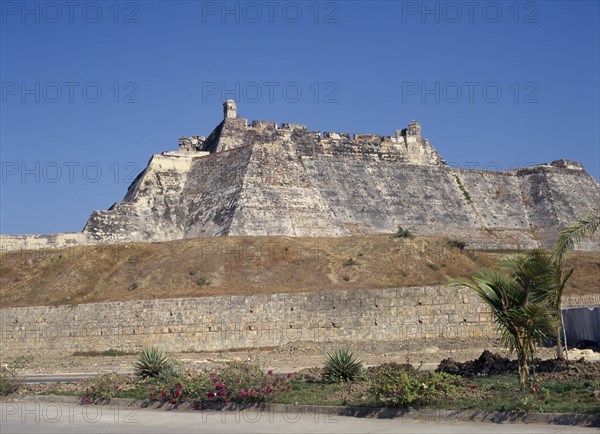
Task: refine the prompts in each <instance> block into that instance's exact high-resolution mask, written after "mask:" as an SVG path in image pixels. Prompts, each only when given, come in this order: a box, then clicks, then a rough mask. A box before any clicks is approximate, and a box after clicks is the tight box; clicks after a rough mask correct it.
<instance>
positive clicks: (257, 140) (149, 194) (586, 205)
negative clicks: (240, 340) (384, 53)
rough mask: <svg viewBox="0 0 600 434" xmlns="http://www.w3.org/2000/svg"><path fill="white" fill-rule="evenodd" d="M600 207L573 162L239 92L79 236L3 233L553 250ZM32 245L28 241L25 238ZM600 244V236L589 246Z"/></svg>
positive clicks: (12, 239)
mask: <svg viewBox="0 0 600 434" xmlns="http://www.w3.org/2000/svg"><path fill="white" fill-rule="evenodd" d="M598 212H600V184H599V183H598V181H597V180H595V179H594V178H593V177H591V176H590V175H588V174H587V173H586V172H585V170H584V169H583V167H582V165H581V164H579V163H577V162H574V161H569V160H558V161H554V162H552V163H548V164H540V165H536V166H531V167H526V168H522V169H515V170H507V171H485V170H467V169H456V168H452V167H449V166H448V165H447V164H446V162H445V161H444V159H443V158H442V157H441V156H440V155H439V154H438V152H437V151H436V150H435V148H434V147H433V146H432V145H431V143H430V142H429V141H428V140H427V139H425V138H423V137H422V131H421V125H420V124H419V123H418V122H416V121H412V122H410V123H409V124H408V126H407V127H406V128H403V129H399V130H396V132H395V135H393V136H385V135H377V134H363V133H356V134H353V135H352V134H350V133H345V132H323V133H321V132H319V131H310V130H309V129H308V128H307V127H306V125H303V124H291V123H281V124H278V123H276V122H272V121H259V120H256V121H252V122H251V123H249V122H248V121H247V120H246V119H242V118H239V117H238V115H237V106H236V104H235V102H234V101H227V102H226V103H225V104H224V119H223V121H222V122H221V123H220V124H219V125H218V126H217V127H216V128H215V129H214V130H213V131H212V132H211V133H210V134H209V135H208V136H206V137H205V136H201V135H195V136H192V137H183V138H181V139H179V150H177V151H166V152H163V153H162V154H157V155H154V156H153V157H152V158H151V159H150V161H149V163H148V166H147V167H146V169H145V170H144V171H143V172H142V173H140V174H139V175H138V177H137V178H136V179H135V180H134V181H133V183H132V184H131V185H130V187H129V189H128V191H127V193H126V195H125V197H124V198H123V200H122V201H120V202H117V203H115V204H114V205H113V206H112V207H111V208H110V209H108V210H99V211H94V212H93V213H92V214H91V216H90V218H89V220H88V222H87V223H86V225H85V227H84V229H83V231H82V232H81V233H77V234H50V235H2V236H1V237H0V242H1V244H2V249H4V250H14V249H18V248H26V246H29V245H36V244H37V245H40V246H46V247H63V246H68V245H69V244H72V243H80V244H94V243H114V242H130V241H139V242H150V241H169V240H175V239H182V238H193V237H199V236H221V235H283V236H346V235H352V234H357V233H385V232H387V233H390V232H394V231H395V230H396V228H397V226H398V225H400V226H403V227H413V228H414V229H415V231H416V232H417V233H419V234H422V235H438V236H449V237H454V238H460V239H463V240H465V241H468V242H470V243H471V245H472V246H473V247H477V246H490V245H495V246H497V247H498V248H532V247H540V246H541V247H548V246H549V245H551V244H552V242H553V241H554V238H555V237H556V235H557V234H558V232H559V231H560V229H561V228H562V227H564V226H565V225H567V224H569V223H571V222H572V221H574V220H575V219H576V218H579V217H582V216H584V215H586V214H589V213H598ZM24 246H25V247H24ZM582 248H584V249H595V250H599V249H600V243H599V242H598V240H591V241H588V242H586V243H584V244H583V245H582Z"/></svg>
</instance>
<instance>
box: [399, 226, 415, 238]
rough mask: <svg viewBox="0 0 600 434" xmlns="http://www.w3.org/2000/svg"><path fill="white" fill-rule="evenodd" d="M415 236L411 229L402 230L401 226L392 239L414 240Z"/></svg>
mask: <svg viewBox="0 0 600 434" xmlns="http://www.w3.org/2000/svg"><path fill="white" fill-rule="evenodd" d="M414 237H415V234H414V232H413V230H412V229H411V228H409V229H403V228H402V226H398V230H397V231H396V233H395V234H394V238H414Z"/></svg>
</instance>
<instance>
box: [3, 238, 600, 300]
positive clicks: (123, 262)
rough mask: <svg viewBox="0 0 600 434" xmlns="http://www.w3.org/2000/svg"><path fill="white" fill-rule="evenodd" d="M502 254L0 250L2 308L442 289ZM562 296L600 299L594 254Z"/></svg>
mask: <svg viewBox="0 0 600 434" xmlns="http://www.w3.org/2000/svg"><path fill="white" fill-rule="evenodd" d="M506 253H507V252H481V251H471V250H469V249H465V250H461V249H459V248H457V247H451V246H450V245H449V244H448V240H447V239H442V238H414V239H405V238H394V237H393V236H392V235H365V236H353V237H339V238H338V237H336V238H290V237H218V238H196V239H190V240H179V241H172V242H166V243H149V244H141V243H140V244H116V245H106V246H79V247H73V248H68V249H58V250H41V251H18V252H9V253H6V252H4V253H3V254H2V257H1V261H0V306H1V307H8V306H31V305H56V304H75V303H92V302H99V301H114V300H133V299H150V298H171V297H198V296H212V295H234V294H235V295H240V294H257V293H277V292H295V291H317V290H323V289H338V288H343V289H358V288H382V287H398V286H415V285H432V284H443V283H445V282H446V281H447V279H448V277H449V276H451V277H458V276H467V275H469V274H470V273H472V272H474V271H476V270H477V269H479V268H481V267H492V268H496V267H497V264H498V259H499V258H500V257H501V256H502V255H503V254H506ZM568 265H574V266H575V267H576V271H575V273H574V274H573V277H572V278H571V282H570V285H569V288H568V289H567V294H588V293H598V292H600V253H597V252H594V253H591V252H576V253H575V254H573V255H572V257H571V259H570V261H569V263H568Z"/></svg>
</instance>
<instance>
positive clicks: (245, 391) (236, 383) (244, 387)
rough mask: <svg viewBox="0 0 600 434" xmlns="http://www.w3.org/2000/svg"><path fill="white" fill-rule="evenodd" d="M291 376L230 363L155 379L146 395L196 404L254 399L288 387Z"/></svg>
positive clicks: (268, 396)
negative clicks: (217, 367) (197, 371)
mask: <svg viewBox="0 0 600 434" xmlns="http://www.w3.org/2000/svg"><path fill="white" fill-rule="evenodd" d="M291 378H292V375H291V374H287V375H285V376H276V375H273V371H268V372H267V373H265V372H264V371H262V370H261V369H260V368H259V367H258V366H254V365H248V364H242V363H230V364H227V365H226V366H224V367H223V368H221V369H217V370H215V371H212V372H209V371H203V372H200V373H191V374H187V375H185V376H180V377H174V378H172V379H170V380H169V381H160V379H156V381H155V382H153V383H152V384H151V385H150V386H149V391H148V398H149V399H150V400H157V401H163V402H169V403H170V404H172V405H177V404H179V403H180V402H182V401H184V400H187V401H193V402H194V403H196V408H199V405H200V404H202V403H207V402H215V403H224V404H226V403H228V402H238V403H256V402H263V401H267V400H269V399H273V398H274V397H275V396H277V394H280V393H286V392H288V391H289V390H291V388H292V386H291Z"/></svg>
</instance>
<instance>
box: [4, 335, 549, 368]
mask: <svg viewBox="0 0 600 434" xmlns="http://www.w3.org/2000/svg"><path fill="white" fill-rule="evenodd" d="M342 345H343V343H335V344H327V343H314V342H301V343H294V344H288V345H285V346H282V347H278V348H262V349H254V350H236V351H227V352H198V353H175V354H171V355H170V356H171V358H172V359H173V360H174V361H175V362H176V364H177V365H178V366H179V367H180V368H181V369H182V370H183V371H185V370H186V369H203V368H208V369H210V368H211V367H212V366H216V365H219V364H222V363H224V362H229V361H240V362H245V361H247V362H249V363H253V364H257V365H259V366H261V367H262V368H264V369H273V370H275V372H281V373H285V372H297V371H299V370H301V369H304V368H312V367H320V366H322V365H323V363H324V360H325V356H326V354H327V352H328V351H330V350H331V349H334V348H339V347H340V346H342ZM347 345H349V346H350V347H351V348H352V349H353V350H355V351H356V353H357V354H358V356H359V357H360V359H361V360H363V362H364V363H365V364H366V365H367V366H373V365H378V364H381V363H387V362H397V363H411V364H413V365H414V366H415V367H419V366H421V368H422V369H435V368H436V367H437V365H438V363H439V362H440V361H442V360H443V359H445V358H452V359H454V360H456V361H467V360H472V359H476V358H477V357H479V356H480V355H481V353H482V352H483V350H485V349H487V350H489V351H491V352H493V353H498V354H500V355H503V356H509V353H508V352H507V350H506V349H505V348H504V347H503V346H502V344H501V343H500V342H499V341H495V342H490V341H489V340H488V339H468V340H467V339H447V340H441V339H439V340H435V339H431V340H430V341H428V342H427V344H426V345H423V344H422V343H419V344H417V343H412V342H406V341H402V342H374V343H369V342H355V343H347ZM555 354H556V351H555V349H554V348H540V349H539V357H540V358H554V357H555ZM136 358H137V355H134V354H132V355H125V356H64V357H48V356H43V355H38V356H31V357H29V358H28V360H27V364H26V367H25V368H24V369H23V370H22V373H23V374H27V375H31V374H57V373H62V374H64V373H113V372H114V373H130V372H132V371H133V364H134V363H135V360H136ZM6 362H7V360H2V363H3V364H5V363H6Z"/></svg>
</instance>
